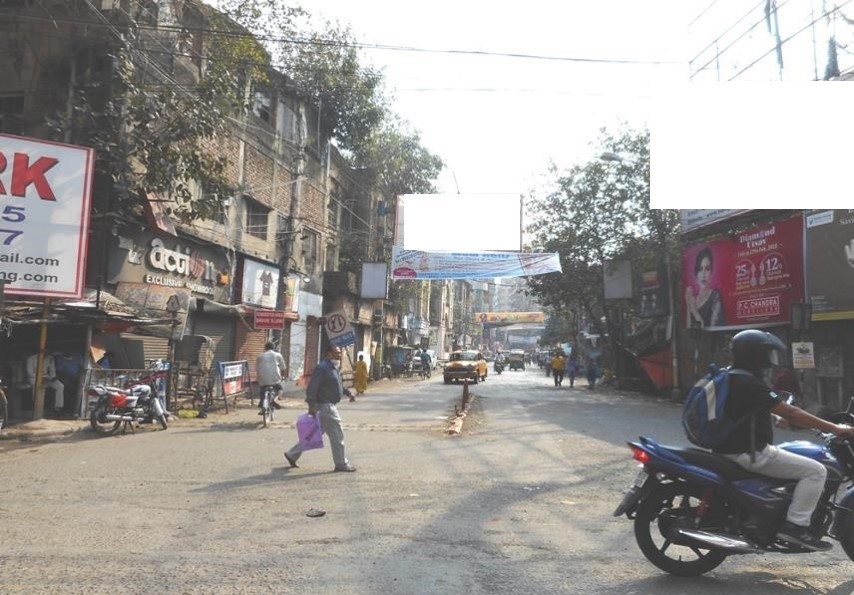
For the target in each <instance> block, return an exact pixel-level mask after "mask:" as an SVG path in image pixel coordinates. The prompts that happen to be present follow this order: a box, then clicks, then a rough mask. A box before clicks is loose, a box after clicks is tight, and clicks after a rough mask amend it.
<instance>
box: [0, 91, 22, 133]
mask: <svg viewBox="0 0 854 595" xmlns="http://www.w3.org/2000/svg"><path fill="white" fill-rule="evenodd" d="M23 113H24V96H23V95H6V96H0V132H5V133H6V134H23V132H24V118H23V115H22V114H23Z"/></svg>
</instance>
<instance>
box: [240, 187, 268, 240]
mask: <svg viewBox="0 0 854 595" xmlns="http://www.w3.org/2000/svg"><path fill="white" fill-rule="evenodd" d="M243 200H244V202H245V203H246V233H248V234H249V235H251V236H255V237H256V238H261V239H262V240H266V239H267V215H268V214H269V213H270V209H268V208H267V207H265V206H264V205H262V204H261V203H259V202H257V201H255V200H254V199H252V198H251V197H249V196H244V197H243Z"/></svg>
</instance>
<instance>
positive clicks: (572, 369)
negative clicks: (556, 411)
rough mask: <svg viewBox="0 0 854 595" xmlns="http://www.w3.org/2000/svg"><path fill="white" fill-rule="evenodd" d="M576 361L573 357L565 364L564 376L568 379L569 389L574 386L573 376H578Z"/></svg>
mask: <svg viewBox="0 0 854 595" xmlns="http://www.w3.org/2000/svg"><path fill="white" fill-rule="evenodd" d="M578 368H579V366H578V359H577V358H576V357H575V356H574V355H573V356H570V358H569V359H568V360H567V362H566V375H567V376H568V377H569V387H570V388H572V387H573V386H575V375H576V374H578Z"/></svg>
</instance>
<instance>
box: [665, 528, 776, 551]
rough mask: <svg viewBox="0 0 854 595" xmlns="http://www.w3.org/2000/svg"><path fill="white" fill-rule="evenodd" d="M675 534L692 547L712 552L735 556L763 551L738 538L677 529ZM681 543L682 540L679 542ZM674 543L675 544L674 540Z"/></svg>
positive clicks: (695, 530) (696, 530) (697, 530)
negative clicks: (716, 551)
mask: <svg viewBox="0 0 854 595" xmlns="http://www.w3.org/2000/svg"><path fill="white" fill-rule="evenodd" d="M676 534H677V535H679V536H680V537H682V538H684V539H685V540H687V541H690V542H693V545H698V546H700V547H705V548H708V549H712V550H718V551H724V552H732V553H735V554H761V553H763V551H762V550H761V549H760V548H758V547H756V546H755V545H753V544H752V543H750V542H749V541H746V540H744V539H743V538H740V537H735V536H733V535H723V534H721V533H709V532H708V531H700V530H699V529H677V530H676ZM679 541H682V540H679ZM674 542H676V541H675V540H674Z"/></svg>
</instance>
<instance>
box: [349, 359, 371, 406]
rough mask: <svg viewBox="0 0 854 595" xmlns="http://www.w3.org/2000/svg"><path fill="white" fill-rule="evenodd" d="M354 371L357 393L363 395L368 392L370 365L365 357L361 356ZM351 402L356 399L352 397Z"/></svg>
mask: <svg viewBox="0 0 854 595" xmlns="http://www.w3.org/2000/svg"><path fill="white" fill-rule="evenodd" d="M354 369H355V372H354V381H355V382H354V384H355V388H356V392H357V393H358V394H360V395H361V394H362V393H364V392H365V391H366V390H368V364H367V363H366V362H365V356H364V355H360V356H359V361H357V362H356V365H355V367H354ZM350 400H351V401H354V400H355V397H350Z"/></svg>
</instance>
